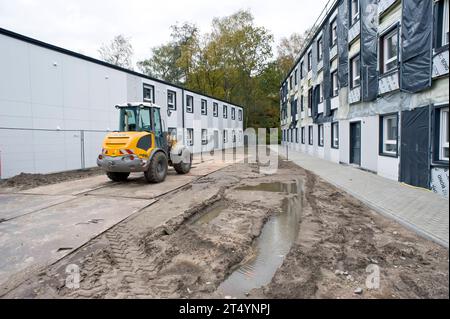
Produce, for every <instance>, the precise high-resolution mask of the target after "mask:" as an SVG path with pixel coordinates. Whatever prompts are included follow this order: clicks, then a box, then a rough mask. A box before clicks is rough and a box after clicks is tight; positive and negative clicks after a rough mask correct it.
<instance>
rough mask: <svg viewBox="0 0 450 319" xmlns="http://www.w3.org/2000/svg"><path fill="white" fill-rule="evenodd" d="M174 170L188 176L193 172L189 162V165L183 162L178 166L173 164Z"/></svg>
mask: <svg viewBox="0 0 450 319" xmlns="http://www.w3.org/2000/svg"><path fill="white" fill-rule="evenodd" d="M173 168H175V171H176V172H177V173H178V174H187V173H189V171H190V170H191V162H189V163H183V162H181V163H178V164H173Z"/></svg>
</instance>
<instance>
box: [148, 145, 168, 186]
mask: <svg viewBox="0 0 450 319" xmlns="http://www.w3.org/2000/svg"><path fill="white" fill-rule="evenodd" d="M144 175H145V179H146V180H147V182H149V183H161V182H162V181H164V180H165V179H166V175H167V157H166V154H164V153H163V152H158V153H156V154H155V155H154V156H153V158H152V159H151V161H150V165H149V167H148V170H147V171H146V172H145V173H144Z"/></svg>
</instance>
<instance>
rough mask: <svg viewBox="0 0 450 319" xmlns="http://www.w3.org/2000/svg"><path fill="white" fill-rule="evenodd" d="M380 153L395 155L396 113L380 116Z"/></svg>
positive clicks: (396, 135)
mask: <svg viewBox="0 0 450 319" xmlns="http://www.w3.org/2000/svg"><path fill="white" fill-rule="evenodd" d="M380 134H381V136H380V141H381V145H380V155H388V156H397V137H398V115H397V114H390V115H384V116H381V117H380Z"/></svg>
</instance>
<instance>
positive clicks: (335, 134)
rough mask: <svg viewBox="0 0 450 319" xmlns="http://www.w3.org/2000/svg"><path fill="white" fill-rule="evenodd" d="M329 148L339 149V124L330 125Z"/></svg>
mask: <svg viewBox="0 0 450 319" xmlns="http://www.w3.org/2000/svg"><path fill="white" fill-rule="evenodd" d="M331 147H332V148H339V122H334V123H331Z"/></svg>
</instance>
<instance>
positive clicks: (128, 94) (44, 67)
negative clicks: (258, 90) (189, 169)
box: [0, 35, 243, 178]
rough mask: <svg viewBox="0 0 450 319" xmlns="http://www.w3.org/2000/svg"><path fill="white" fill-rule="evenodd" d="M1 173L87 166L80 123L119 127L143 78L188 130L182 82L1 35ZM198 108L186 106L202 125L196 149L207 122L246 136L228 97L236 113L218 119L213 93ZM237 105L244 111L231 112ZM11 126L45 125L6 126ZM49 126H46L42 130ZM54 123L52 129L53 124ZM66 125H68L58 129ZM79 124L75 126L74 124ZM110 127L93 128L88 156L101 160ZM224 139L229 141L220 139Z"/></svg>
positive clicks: (168, 121)
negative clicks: (121, 108)
mask: <svg viewBox="0 0 450 319" xmlns="http://www.w3.org/2000/svg"><path fill="white" fill-rule="evenodd" d="M0 70H1V76H0V161H1V162H0V166H1V171H0V176H1V177H2V178H7V177H11V176H13V175H16V174H19V173H21V172H27V173H48V172H57V171H63V170H70V169H79V168H81V162H82V159H81V143H80V141H81V134H80V130H101V131H107V130H116V129H118V124H119V116H118V112H117V110H116V109H115V105H117V104H121V103H124V102H134V101H142V100H143V84H144V83H147V84H150V85H153V86H154V87H155V100H156V104H158V105H159V106H161V111H162V119H163V120H164V123H165V127H166V128H168V127H177V130H178V131H179V132H177V133H178V136H180V135H181V134H182V123H183V120H182V114H183V113H182V105H183V103H182V89H181V88H178V87H173V86H171V85H168V84H165V83H161V82H157V81H154V80H151V79H147V78H146V77H140V76H138V75H134V74H130V73H127V72H124V71H121V70H117V69H114V68H110V67H107V66H104V65H101V64H97V63H94V62H90V61H87V60H84V59H81V58H79V57H75V56H72V55H68V54H64V53H60V52H59V51H55V50H51V49H48V48H44V47H41V46H37V45H34V44H31V43H28V42H25V41H22V40H19V39H15V38H11V37H8V36H5V35H0ZM168 89H170V90H172V91H175V92H176V94H177V110H176V111H172V114H171V115H170V116H168V114H167V90H168ZM184 92H185V94H190V95H192V96H194V105H195V107H194V114H189V113H185V127H186V128H188V127H193V125H194V120H197V121H198V127H196V130H195V140H194V141H195V144H194V147H193V148H192V150H193V151H194V152H200V151H201V149H202V146H201V129H202V128H207V129H208V132H209V134H213V130H212V129H211V127H212V128H214V129H219V128H220V129H219V132H220V138H219V141H220V142H221V141H222V138H223V137H222V132H221V131H222V129H230V133H229V143H228V144H227V146H228V147H231V146H232V143H231V129H235V131H236V136H237V143H236V146H241V145H242V144H243V140H242V139H241V141H240V140H239V138H238V136H239V135H238V132H239V131H242V130H243V121H239V120H238V109H239V107H236V106H234V105H231V104H229V103H227V104H226V105H227V106H228V119H223V118H222V117H223V116H222V105H223V104H224V103H223V102H219V101H217V102H218V103H219V117H218V118H216V119H212V117H213V110H212V102H213V99H211V98H208V97H203V96H202V95H199V94H196V93H189V91H186V90H185V91H184ZM202 98H204V99H206V100H207V101H208V115H207V116H203V115H201V106H200V100H201V99H202ZM231 107H235V108H236V119H235V120H234V121H232V120H231ZM1 128H3V129H1ZM4 128H22V129H40V130H34V131H32V130H6V129H4ZM42 129H44V130H42ZM45 130H48V131H45ZM56 130H60V131H56ZM66 130H71V131H66ZM104 135H105V132H85V136H84V140H85V143H84V144H85V159H84V160H85V163H86V166H87V167H89V166H95V165H96V157H97V155H98V153H99V152H100V150H101V144H102V141H103V138H104ZM220 146H222V145H220Z"/></svg>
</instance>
